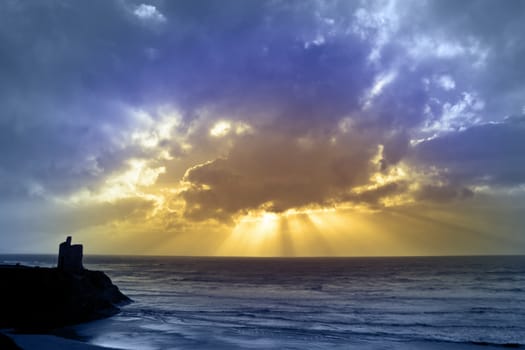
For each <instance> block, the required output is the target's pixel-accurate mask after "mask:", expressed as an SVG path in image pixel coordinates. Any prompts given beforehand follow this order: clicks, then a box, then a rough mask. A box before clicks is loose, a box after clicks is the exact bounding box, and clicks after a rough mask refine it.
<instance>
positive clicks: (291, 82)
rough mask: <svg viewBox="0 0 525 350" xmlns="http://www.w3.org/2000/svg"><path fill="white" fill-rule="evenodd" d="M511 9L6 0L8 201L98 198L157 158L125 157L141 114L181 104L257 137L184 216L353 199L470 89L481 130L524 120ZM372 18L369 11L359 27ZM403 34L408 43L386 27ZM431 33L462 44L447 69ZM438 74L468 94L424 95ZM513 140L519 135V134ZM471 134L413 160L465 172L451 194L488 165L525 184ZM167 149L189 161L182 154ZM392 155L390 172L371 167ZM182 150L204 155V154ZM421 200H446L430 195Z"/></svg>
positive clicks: (1, 41) (193, 184)
mask: <svg viewBox="0 0 525 350" xmlns="http://www.w3.org/2000/svg"><path fill="white" fill-rule="evenodd" d="M497 4H498V6H500V7H505V9H503V10H498V9H497V8H496V7H495V6H496V2H491V1H482V2H462V3H461V4H457V2H451V1H444V2H441V1H436V2H429V3H426V2H425V5H423V4H421V3H418V5H417V8H418V11H417V15H415V13H416V12H413V13H412V12H411V11H409V10H407V9H408V8H411V7H410V6H409V5H403V3H398V4H397V5H396V6H387V5H389V4H388V3H386V2H385V3H384V5H383V3H382V2H370V3H363V4H360V3H358V2H348V1H340V2H338V1H330V2H328V1H327V2H318V1H265V2H263V1H257V2H247V1H240V0H239V1H220V2H219V1H151V2H148V3H141V2H139V1H102V0H94V1H86V2H72V1H71V2H70V1H46V2H41V1H26V2H19V1H6V2H3V3H2V4H1V5H0V76H1V77H2V79H1V81H0V106H1V107H0V180H1V182H0V193H1V194H2V195H4V197H5V196H7V195H9V196H10V197H19V196H20V197H21V196H28V195H29V196H41V195H43V194H50V195H51V196H52V195H64V194H68V193H71V192H74V191H75V189H77V188H80V187H87V188H90V189H95V190H96V188H97V187H98V186H99V185H100V184H101V183H104V181H105V180H106V179H107V177H108V176H109V175H110V174H111V173H112V172H114V171H117V170H119V169H121V168H123V167H124V166H125V161H126V160H127V159H129V158H132V157H137V158H147V157H148V156H150V154H149V153H148V151H147V150H144V149H142V148H140V147H138V146H136V145H132V144H131V143H130V142H129V134H130V131H132V130H134V129H135V128H136V127H137V121H136V120H135V119H134V118H133V117H132V116H131V115H130V113H129V111H130V109H133V108H137V109H143V110H146V111H147V110H151V109H154V108H156V107H157V106H159V105H169V106H173V107H174V109H176V110H177V111H180V113H181V114H182V119H183V120H182V122H181V124H182V126H181V128H182V129H183V130H184V131H188V130H190V129H191V125H192V124H191V123H192V122H193V121H198V120H201V119H202V118H204V117H203V115H204V114H206V113H207V115H208V116H207V117H206V118H209V121H208V122H209V123H210V124H211V123H212V122H213V119H214V118H215V116H217V118H227V119H228V120H232V121H235V120H239V121H243V122H247V123H249V124H250V125H252V126H253V129H254V130H253V134H250V135H243V136H239V137H230V136H228V140H229V141H231V148H230V149H229V150H228V152H226V153H225V154H223V155H222V156H221V157H220V158H217V154H211V152H210V155H208V154H205V155H201V156H200V158H199V159H201V158H205V159H206V160H208V161H209V162H208V163H205V164H203V165H201V166H198V167H193V168H191V169H190V170H189V171H188V172H187V175H186V177H185V179H184V180H185V181H186V182H187V185H188V188H187V189H186V191H185V192H183V194H182V197H183V199H184V200H185V201H186V208H187V212H186V214H187V216H188V217H191V218H194V219H206V218H207V217H216V218H228V217H230V216H232V215H234V214H236V213H240V212H246V211H248V210H251V209H257V208H259V207H261V206H263V207H264V206H266V209H268V210H273V211H277V212H278V211H283V210H286V209H289V208H293V207H300V206H305V205H324V204H331V203H333V202H334V201H338V200H342V198H345V196H347V195H348V193H350V192H351V190H352V189H353V188H354V187H356V186H361V185H364V184H366V183H367V181H368V180H369V177H370V175H371V174H372V173H374V172H376V171H378V170H381V171H387V170H388V169H389V167H391V166H394V165H396V164H398V163H399V162H400V161H402V160H403V159H404V158H405V157H406V155H407V152H410V146H409V145H410V139H411V138H412V137H413V135H414V134H417V132H418V130H419V128H421V127H422V125H424V124H425V122H427V121H428V119H429V118H435V119H436V120H437V119H439V118H440V117H441V114H442V113H443V111H444V110H445V109H446V108H445V107H444V106H445V104H446V103H449V105H450V106H452V107H450V108H452V109H453V106H455V105H457V104H459V103H461V101H463V99H464V96H465V94H464V93H465V91H471V90H474V92H476V93H479V94H480V96H481V97H480V98H482V99H483V100H484V101H486V102H487V110H486V111H483V113H484V114H485V117H486V114H487V113H489V112H491V113H493V114H492V115H495V111H497V112H498V113H500V112H501V113H502V115H504V114H508V113H509V112H508V111H507V110H505V108H503V107H507V106H508V108H509V109H511V110H512V109H515V108H517V106H518V107H520V105H519V102H520V101H521V100H520V98H521V97H520V96H522V94H521V95H520V92H521V91H522V90H521V89H522V85H521V84H518V80H521V81H523V79H521V78H522V77H523V74H524V73H523V69H522V68H520V67H519V62H521V61H520V57H522V56H523V53H524V51H523V50H524V49H523V48H524V46H523V40H522V39H521V37H520V36H519V33H522V32H523V31H522V30H521V29H523V23H525V21H523V20H522V19H523V9H522V5H521V3H520V2H513V1H509V2H508V4H510V5H508V6H507V5H505V6H501V3H500V2H497ZM394 5H395V4H394ZM427 5H428V7H427ZM455 6H457V7H455ZM358 7H363V8H364V10H366V11H364V13H365V15H363V16H362V18H364V19H363V21H364V22H363V23H360V22H359V21H358V18H357V16H356V15H355V14H356V13H357V12H356V11H357V9H358ZM387 10H388V11H391V13H387V12H385V13H383V12H382V11H387ZM463 10H464V11H467V10H468V11H467V12H463ZM367 11H368V12H367ZM464 13H468V14H469V16H466V15H464ZM486 13H491V14H494V16H496V17H491V16H492V15H491V16H487V15H486ZM378 14H380V15H381V16H382V17H381V16H380V17H378V18H376V17H374V16H376V15H378ZM367 16H369V17H370V18H368V17H367ZM396 16H397V17H396ZM396 18H397V19H396ZM491 18H497V19H498V20H492V19H491ZM396 21H398V22H399V23H398V25H397V29H396V26H394V25H393V24H392V25H391V24H390V22H392V23H394V22H396ZM429 24H430V25H429ZM356 26H357V29H356ZM484 26H485V27H484ZM487 26H488V27H489V28H490V29H485V28H486V27H487ZM425 35H430V36H432V40H434V39H435V40H437V42H432V41H431V43H432V45H433V46H432V47H436V46H439V45H438V44H439V40H445V39H446V40H452V39H451V38H457V41H458V42H457V43H456V44H457V45H459V46H457V47H456V46H454V47H452V48H450V45H449V46H447V47H446V48H445V49H443V50H445V51H446V52H445V53H444V54H441V53H440V51H439V50H438V49H437V48H436V50H435V51H433V50H426V51H425V50H420V51H421V52H419V51H418V52H416V53H415V54H414V53H411V50H412V49H413V46H417V45H415V44H414V45H413V44H412V43H411V41H410V40H411V39H413V38H414V37H418V36H423V37H424V36H425ZM381 38H387V39H385V40H384V41H385V42H382V41H381V40H382V39H381ZM502 38H504V40H503V39H502ZM454 40H455V39H454ZM378 47H379V48H380V49H379V55H378V56H377V58H376V59H375V60H373V59H371V57H372V53H373V52H374V50H377V49H378ZM443 50H442V51H443ZM447 50H448V51H447ZM451 52H452V53H451ZM484 52H485V53H486V54H485V56H483V55H482V53H484ZM440 55H441V56H440ZM476 55H478V56H480V55H481V56H483V57H485V58H484V60H483V64H482V65H481V66H480V67H481V68H479V67H478V68H472V66H473V63H472V60H473V57H474V56H476ZM498 58H499V59H500V60H501V61H498ZM480 59H481V58H480ZM476 67H477V66H476ZM474 73H475V75H474ZM442 74H451V75H452V76H453V78H454V81H455V86H456V88H450V89H448V90H446V89H443V88H442V87H439V86H437V85H436V84H434V85H432V84H430V83H428V81H430V80H432V79H434V80H435V77H436V76H439V75H442ZM389 76H390V78H391V79H390V80H388V79H386V78H385V77H389ZM472 76H473V78H472V79H471V77H472ZM381 78H385V80H384V81H383V82H381ZM387 80H388V81H387ZM488 83H490V84H492V83H494V84H492V85H490V86H489V84H488ZM382 84H383V85H384V86H382ZM491 86H495V87H498V89H499V90H498V89H496V88H494V87H491ZM374 87H375V88H374ZM500 101H503V102H500ZM502 106H503V107H502ZM456 109H459V107H457V108H456ZM428 110H431V111H432V113H433V115H432V116H429V114H428V113H429V112H428ZM480 113H481V112H480ZM210 115H211V116H210ZM199 118H201V119H199ZM494 118H496V117H494ZM505 125H507V124H505ZM139 126H140V125H139ZM206 126H208V125H207V124H206ZM500 127H503V126H500ZM480 128H483V127H482V126H480ZM487 128H488V127H487ZM508 128H509V130H507V131H506V132H507V133H510V134H512V133H515V132H518V133H519V132H520V131H519V130H521V129H520V128H521V127H517V126H510V124H509V126H508ZM475 130H477V129H476V127H473V128H469V129H468V130H467V131H465V132H463V133H454V134H451V135H450V136H448V137H449V138H450V139H443V138H441V137H439V138H436V139H434V140H432V141H429V142H424V143H421V144H420V145H419V146H417V149H416V156H414V157H413V158H412V159H414V161H415V162H417V163H418V164H417V165H419V164H420V163H421V164H435V165H437V166H442V167H449V168H450V167H452V168H453V167H457V170H456V169H455V168H453V169H451V171H450V172H451V174H452V175H451V176H453V178H451V180H450V181H457V182H458V183H466V184H467V185H469V184H470V183H474V182H476V181H477V180H476V179H478V178H479V174H481V173H483V172H476V171H480V169H482V168H483V165H492V166H494V167H498V166H500V167H501V169H507V170H506V172H505V171H503V170H502V171H503V172H502V173H500V174H499V175H498V174H496V175H492V176H493V177H494V179H493V181H494V182H498V183H500V182H505V181H506V183H508V184H515V183H521V182H520V181H521V180H519V179H520V178H521V176H522V174H521V173H520V171H521V170H519V166H518V165H509V163H513V164H514V161H513V160H512V159H511V158H509V157H510V156H508V155H506V154H505V155H504V154H503V153H504V152H500V153H499V154H500V155H501V157H502V158H500V160H499V161H496V160H495V159H493V158H491V155H490V153H483V152H481V154H480V155H479V159H477V158H476V156H477V153H475V152H476V146H475V145H472V146H468V147H470V148H468V147H467V146H464V142H467V141H465V140H463V139H464V138H465V139H467V140H468V139H469V138H472V140H471V141H472V143H473V144H475V143H478V142H482V137H481V136H480V135H477V136H472V135H471V134H473V133H474V134H475ZM491 130H492V129H491ZM513 130H514V131H513ZM516 130H518V131H516ZM491 132H492V133H494V131H491ZM478 133H479V132H478ZM486 133H487V134H486V135H483V136H486V137H489V138H490V137H492V138H498V137H497V136H495V135H493V134H491V133H490V132H488V131H486ZM482 134H483V133H482ZM487 135H488V136H487ZM505 135H506V134H505ZM515 136H516V135H514V134H512V135H509V137H515ZM444 137H447V136H444ZM208 138H209V135H208V134H207V129H206V128H205V127H203V132H201V133H198V134H194V135H190V136H189V139H188V141H189V143H190V144H191V145H192V146H193V149H197V150H198V149H199V147H203V146H199V144H200V143H203V144H204V143H208V142H209V144H210V145H213V143H211V141H209V140H208ZM441 140H446V141H441ZM498 140H499V139H498ZM163 142H164V143H167V145H166V148H167V149H179V148H178V144H174V145H170V142H172V140H164V141H163ZM515 142H516V144H515V145H514V146H515V147H518V148H519V147H522V145H523V143H520V141H519V140H518V139H515ZM439 143H443V147H441V144H439ZM436 144H439V146H436ZM448 144H457V145H458V147H467V148H468V149H469V150H470V151H465V155H464V156H463V157H460V155H461V152H459V153H457V152H454V151H453V150H449V151H447V149H448V148H447V147H449V146H447V145H448ZM379 145H383V154H382V156H383V159H382V161H381V162H380V164H381V166H379V165H377V164H374V163H372V162H371V159H372V158H373V157H374V156H376V154H377V150H378V146H379ZM467 145H470V144H469V143H468V142H467ZM520 145H521V146H520ZM481 147H484V146H481ZM502 147H503V146H502ZM509 147H510V146H509ZM502 150H507V148H505V147H503V148H502ZM487 152H488V150H487ZM179 153H180V154H176V155H175V156H176V157H178V158H182V157H187V158H188V159H191V157H192V154H191V151H184V152H183V151H180V152H179ZM470 156H472V157H474V158H473V159H471V160H470V163H469V160H468V159H467V158H468V157H470ZM487 157H488V158H487ZM476 159H477V160H476ZM498 162H499V163H498ZM188 163H189V161H187V162H186V163H184V164H188ZM474 163H475V164H474ZM466 164H472V165H471V168H470V169H468V167H467V165H466ZM192 165H195V163H193V164H191V165H190V166H192ZM176 166H177V165H173V167H176ZM168 168H169V167H168ZM186 168H187V167H186ZM511 168H512V169H511ZM514 168H516V169H514ZM513 169H514V170H513ZM484 171H485V172H487V173H488V172H489V170H486V169H484ZM490 171H493V172H494V170H490ZM170 175H171V176H172V177H176V178H175V179H171V180H173V181H172V182H171V183H174V182H175V183H176V182H177V181H178V180H180V177H179V176H178V175H177V176H175V175H172V174H170V173H169V172H167V173H166V174H165V175H163V176H164V177H165V178H170ZM456 179H457V180H456ZM512 179H514V180H512ZM516 179H518V180H516ZM401 190H404V187H403V186H391V187H387V188H385V189H382V190H379V189H378V190H377V193H369V194H366V195H362V198H354V200H355V201H363V202H371V203H375V202H377V198H380V197H381V196H386V195H388V194H394V193H397V191H401ZM425 193H426V194H422V196H423V197H425V198H430V197H433V196H432V193H433V192H432V188H428V189H427V191H426V192H425Z"/></svg>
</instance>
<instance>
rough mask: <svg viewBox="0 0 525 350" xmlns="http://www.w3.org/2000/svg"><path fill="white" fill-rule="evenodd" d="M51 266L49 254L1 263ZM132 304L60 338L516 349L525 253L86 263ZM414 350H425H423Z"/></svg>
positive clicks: (524, 302)
mask: <svg viewBox="0 0 525 350" xmlns="http://www.w3.org/2000/svg"><path fill="white" fill-rule="evenodd" d="M16 262H20V263H22V264H26V265H38V266H52V265H53V264H55V262H56V257H54V256H40V255H39V256H36V255H0V263H16ZM84 265H85V267H86V268H88V269H92V270H102V271H104V272H106V274H107V275H108V276H110V277H111V279H112V280H113V282H114V283H115V284H117V285H118V286H119V288H120V290H121V291H122V292H124V293H125V294H126V295H128V296H129V297H130V298H132V299H133V300H134V301H135V302H134V303H132V304H130V305H127V306H125V307H123V308H122V312H121V313H120V314H118V315H116V316H114V317H112V318H109V319H105V320H101V321H95V322H91V323H86V324H82V325H78V326H74V327H70V328H67V329H63V330H60V331H59V332H58V333H59V334H61V335H63V336H69V337H74V338H77V339H81V340H83V341H85V342H87V343H90V344H93V345H99V346H106V347H112V348H118V349H129V350H132V349H133V350H161V349H162V350H165V349H349V348H350V349H352V348H355V349H405V348H408V345H410V344H412V345H413V344H416V345H417V344H419V345H421V344H423V345H424V344H427V345H431V346H432V348H436V349H440V348H443V349H447V348H448V347H449V346H453V345H454V344H470V345H475V344H476V345H487V344H488V345H493V346H505V347H520V346H525V345H524V344H525V256H486V257H407V258H211V257H210V258H200V257H199V258H197V257H127V256H86V257H85V259H84ZM423 345H421V346H414V347H413V348H414V349H415V348H424V347H425V346H423Z"/></svg>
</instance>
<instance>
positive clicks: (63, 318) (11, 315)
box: [0, 266, 131, 331]
mask: <svg viewBox="0 0 525 350" xmlns="http://www.w3.org/2000/svg"><path fill="white" fill-rule="evenodd" d="M0 281H1V288H0V310H1V312H0V328H7V327H9V328H16V329H18V330H29V331H45V330H50V329H52V328H56V327H61V326H66V325H71V324H77V323H82V322H87V321H92V320H96V319H100V318H105V317H109V316H112V315H114V314H116V313H117V312H119V308H118V306H120V305H123V304H127V303H129V302H131V299H129V298H128V297H127V296H125V295H124V294H122V293H121V292H120V291H119V289H118V288H117V286H115V285H114V284H113V283H112V282H111V280H110V279H109V277H108V276H106V274H104V273H103V272H100V271H90V270H85V269H84V270H82V271H79V272H71V271H65V270H61V269H57V268H36V267H27V266H0Z"/></svg>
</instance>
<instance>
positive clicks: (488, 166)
mask: <svg viewBox="0 0 525 350" xmlns="http://www.w3.org/2000/svg"><path fill="white" fill-rule="evenodd" d="M524 140H525V121H524V118H523V117H522V116H521V117H515V118H508V119H507V120H505V121H503V122H500V123H488V124H481V125H476V126H473V127H470V128H468V129H466V130H463V131H457V132H453V133H449V134H447V135H444V136H442V137H437V138H435V139H432V140H429V141H425V142H422V143H420V144H418V145H417V146H415V148H414V154H413V157H414V160H415V162H416V163H417V164H424V165H426V166H432V167H436V168H437V169H440V170H441V172H442V176H443V177H444V178H445V179H447V181H449V182H452V183H455V184H462V185H465V186H483V185H488V186H504V187H512V186H518V185H522V184H524V183H525V163H524V162H523V155H524V154H525V142H524Z"/></svg>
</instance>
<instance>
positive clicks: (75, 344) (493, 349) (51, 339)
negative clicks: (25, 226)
mask: <svg viewBox="0 0 525 350" xmlns="http://www.w3.org/2000/svg"><path fill="white" fill-rule="evenodd" d="M0 334H3V335H5V336H6V337H9V338H10V339H12V340H13V341H14V342H15V343H16V344H17V345H18V346H19V347H21V348H22V349H23V350H46V349H53V350H115V349H118V348H111V347H105V346H100V345H93V344H89V343H86V342H83V341H80V340H74V339H70V338H63V337H61V336H58V335H52V334H12V333H9V332H6V331H0ZM347 346H348V348H349V349H363V350H385V349H391V350H448V349H450V350H498V349H499V350H501V349H506V348H523V347H522V346H512V344H501V345H496V344H482V343H480V344H476V343H470V344H469V343H453V342H439V341H436V342H434V341H407V342H396V341H392V340H389V341H384V342H379V341H371V342H357V343H354V344H347ZM120 349H122V348H120ZM237 349H242V348H237ZM130 350H131V349H130ZM159 350H160V349H159Z"/></svg>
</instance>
